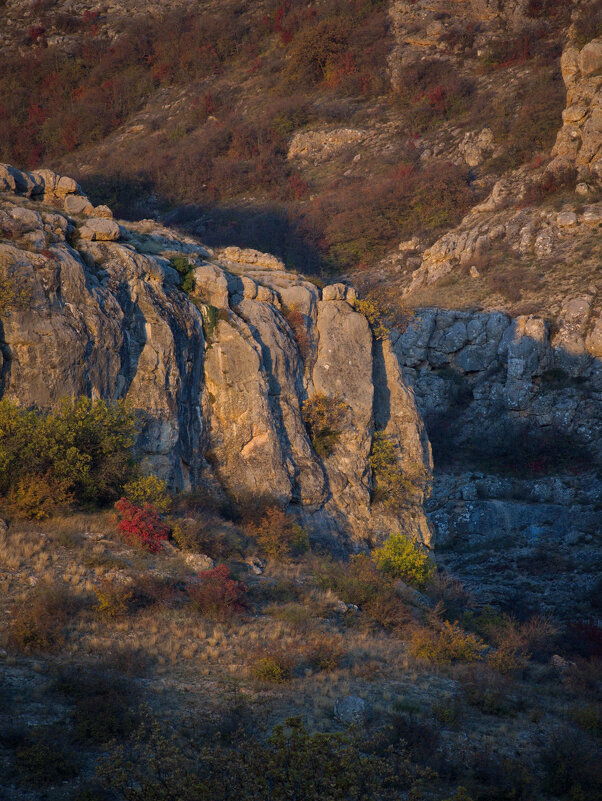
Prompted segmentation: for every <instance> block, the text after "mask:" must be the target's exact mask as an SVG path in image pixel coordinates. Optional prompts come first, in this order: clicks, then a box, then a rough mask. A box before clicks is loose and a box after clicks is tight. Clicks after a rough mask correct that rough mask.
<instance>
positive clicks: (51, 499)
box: [7, 471, 74, 520]
mask: <svg viewBox="0 0 602 801" xmlns="http://www.w3.org/2000/svg"><path fill="white" fill-rule="evenodd" d="M67 487H68V482H66V481H59V480H58V479H56V478H55V477H54V476H53V475H52V472H51V471H48V472H47V473H45V474H44V475H39V474H36V473H27V474H26V475H24V476H21V477H20V478H19V479H18V481H17V482H16V483H15V484H14V485H13V486H12V487H11V488H10V491H9V493H8V497H7V500H8V510H9V512H11V513H12V514H14V515H15V516H16V517H25V518H27V519H29V520H43V519H44V518H46V517H51V516H52V515H54V514H56V513H57V512H58V511H60V510H61V509H65V508H68V507H70V506H71V505H72V504H73V502H74V497H73V495H72V493H71V492H69V490H68V489H67Z"/></svg>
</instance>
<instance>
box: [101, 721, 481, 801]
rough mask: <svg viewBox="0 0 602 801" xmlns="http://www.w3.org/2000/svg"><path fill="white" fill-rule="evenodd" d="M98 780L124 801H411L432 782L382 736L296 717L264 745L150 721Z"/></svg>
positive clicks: (111, 759)
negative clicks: (320, 728)
mask: <svg viewBox="0 0 602 801" xmlns="http://www.w3.org/2000/svg"><path fill="white" fill-rule="evenodd" d="M100 773H101V775H102V778H103V780H104V782H105V784H106V786H107V787H110V788H111V789H113V790H115V791H117V797H119V798H127V799H128V801H148V799H152V801H173V799H202V798H214V799H235V798H236V799H238V798H240V799H244V800H245V801H266V799H270V801H300V799H303V801H347V799H349V800H350V801H351V799H353V801H374V800H375V799H398V798H406V797H407V798H411V799H418V798H422V797H423V795H422V793H421V790H422V789H423V786H424V783H425V782H426V781H428V780H429V779H432V778H433V772H432V771H429V770H423V769H420V768H418V767H417V766H416V765H414V764H412V763H411V762H410V760H409V758H408V755H407V751H406V749H405V744H404V743H402V742H399V741H397V742H394V743H393V744H391V743H390V742H389V741H388V740H387V732H382V733H380V732H379V733H375V734H374V735H373V736H368V735H366V734H365V733H363V732H360V731H354V730H352V731H349V732H345V733H324V734H323V733H310V732H308V731H307V730H306V728H305V726H304V725H303V723H302V721H301V718H289V719H287V720H286V721H285V722H284V724H283V725H278V726H276V727H275V728H274V729H273V731H272V733H271V734H270V736H268V737H267V738H266V739H259V738H252V737H250V736H248V735H246V734H244V733H240V734H239V735H238V736H235V737H234V738H233V739H232V741H230V742H228V743H227V744H225V745H223V744H221V743H219V741H215V740H214V741H213V742H211V741H210V740H209V739H208V740H207V742H206V743H202V742H199V740H198V738H197V739H195V740H194V741H192V740H190V739H188V740H184V739H183V738H182V737H181V736H180V735H179V734H177V733H175V732H170V731H166V729H165V727H162V726H160V725H159V724H158V723H155V722H154V721H150V722H148V723H147V724H146V725H145V727H144V728H141V729H140V730H139V732H138V733H137V735H136V736H135V737H134V738H133V740H132V742H131V743H130V744H128V748H127V749H126V748H118V749H115V750H114V751H113V752H112V753H110V754H108V755H107V757H106V758H105V759H104V761H103V763H102V765H101V767H100ZM460 799H462V801H465V796H458V799H457V801H460Z"/></svg>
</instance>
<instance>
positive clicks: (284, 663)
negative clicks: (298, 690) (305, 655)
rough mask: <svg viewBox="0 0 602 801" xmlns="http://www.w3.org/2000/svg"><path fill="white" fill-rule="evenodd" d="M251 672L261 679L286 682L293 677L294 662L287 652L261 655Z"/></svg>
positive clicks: (276, 682)
mask: <svg viewBox="0 0 602 801" xmlns="http://www.w3.org/2000/svg"><path fill="white" fill-rule="evenodd" d="M251 673H252V674H253V676H254V678H256V679H258V680H259V681H267V682H273V683H274V684H284V683H285V682H287V681H289V680H290V679H291V678H292V663H291V660H290V658H288V657H287V656H286V655H285V654H275V653H271V654H269V655H267V656H261V657H259V659H257V661H256V662H255V663H254V664H253V666H252V668H251Z"/></svg>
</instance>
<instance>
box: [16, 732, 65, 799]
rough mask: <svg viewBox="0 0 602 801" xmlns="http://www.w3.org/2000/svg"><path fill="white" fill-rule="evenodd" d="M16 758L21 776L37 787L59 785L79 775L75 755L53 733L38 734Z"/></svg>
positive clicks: (17, 753) (21, 749) (25, 745)
mask: <svg viewBox="0 0 602 801" xmlns="http://www.w3.org/2000/svg"><path fill="white" fill-rule="evenodd" d="M15 756H16V762H17V768H18V770H19V772H20V774H21V775H22V776H23V778H24V779H25V780H26V781H27V782H28V783H30V784H32V785H33V786H36V787H39V786H40V785H41V786H46V785H52V784H59V783H60V782H64V781H66V780H68V779H72V778H73V777H74V776H77V774H78V768H77V762H76V759H75V754H73V752H71V751H69V750H67V748H66V747H65V746H64V744H62V743H61V742H60V741H59V740H58V737H57V736H56V735H53V733H52V731H49V732H38V733H37V736H35V738H32V739H31V741H30V742H28V743H27V744H24V745H23V747H21V748H19V749H18V750H17V752H16V755H15Z"/></svg>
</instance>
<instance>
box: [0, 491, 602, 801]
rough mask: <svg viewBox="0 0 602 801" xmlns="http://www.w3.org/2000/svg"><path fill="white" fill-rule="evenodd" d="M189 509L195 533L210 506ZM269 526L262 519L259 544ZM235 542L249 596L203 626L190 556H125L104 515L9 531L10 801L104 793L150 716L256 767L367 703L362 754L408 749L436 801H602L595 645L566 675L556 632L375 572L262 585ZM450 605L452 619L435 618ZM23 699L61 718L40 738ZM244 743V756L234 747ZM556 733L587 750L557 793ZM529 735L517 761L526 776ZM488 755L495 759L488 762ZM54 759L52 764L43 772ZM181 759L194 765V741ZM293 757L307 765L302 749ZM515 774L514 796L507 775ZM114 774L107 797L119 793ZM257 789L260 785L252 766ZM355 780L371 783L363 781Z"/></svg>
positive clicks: (361, 565) (1, 549)
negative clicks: (492, 746)
mask: <svg viewBox="0 0 602 801" xmlns="http://www.w3.org/2000/svg"><path fill="white" fill-rule="evenodd" d="M193 508H194V509H195V510H196V511H195V512H193V513H192V514H193V515H197V514H199V511H200V510H199V506H198V502H197V503H196V504H193ZM174 514H175V515H176V518H179V517H180V515H182V519H184V518H185V519H188V520H189V519H190V516H191V510H190V508H186V504H184V503H183V501H179V503H178V508H177V509H176V511H175V512H174ZM211 515H213V520H214V521H215V523H214V524H215V525H216V527H217V521H218V517H216V512H215V511H214V512H211ZM273 516H274V515H273V514H272V515H271V517H269V516H268V517H265V515H264V517H263V518H261V526H260V527H259V528H257V532H258V533H261V530H262V527H263V529H264V530H265V528H266V526H268V525H269V524H270V523H271V522H273V521H272V517H273ZM174 522H175V519H174ZM277 523H278V521H277ZM281 523H282V521H280V523H278V524H277V525H275V528H274V533H273V536H277V534H278V531H280V529H281V528H282V525H280V524H281ZM189 525H190V524H189ZM210 528H211V526H210ZM226 530H229V531H230V532H231V534H230V535H229V536H232V537H234V540H235V544H234V545H233V548H232V550H231V553H235V552H236V553H237V556H235V557H234V558H228V557H226V559H225V565H226V566H227V568H229V570H230V574H231V575H232V576H233V577H234V579H235V581H243V582H244V584H245V585H246V596H245V599H244V607H243V606H242V605H241V604H238V603H237V604H236V608H234V607H232V609H231V611H230V612H227V613H222V614H219V615H217V616H216V615H215V614H214V613H213V611H212V610H211V609H209V608H206V609H205V607H202V606H199V603H198V597H200V596H198V592H196V590H195V588H199V587H201V586H203V584H202V582H203V575H204V574H202V573H201V574H199V573H196V572H195V571H194V570H192V569H191V568H190V567H189V566H188V565H187V564H186V562H185V561H184V558H183V557H184V554H183V552H182V551H180V550H179V549H178V548H177V547H176V548H173V547H171V548H169V549H168V550H166V551H164V552H161V553H148V552H143V551H140V550H133V549H131V548H130V547H128V546H127V545H125V544H124V542H123V541H122V540H121V539H120V537H119V535H118V534H117V531H116V519H115V518H114V516H113V515H112V513H107V512H105V513H94V514H88V515H81V514H79V515H74V516H71V517H66V518H53V519H49V520H47V521H43V522H38V523H19V522H14V523H12V524H11V525H10V526H9V528H8V531H7V532H6V533H4V534H3V535H2V541H1V543H0V593H1V597H0V600H1V603H2V609H3V612H4V614H3V616H2V618H1V620H2V621H3V622H2V627H1V632H0V637H1V638H2V644H3V647H4V649H5V651H3V652H2V656H1V657H0V676H1V677H2V682H1V683H0V687H1V688H2V696H1V698H0V715H1V716H3V721H4V722H3V727H4V729H5V732H4V734H3V735H2V736H1V737H0V760H1V761H2V765H3V775H5V776H7V777H9V781H10V782H12V783H13V785H14V787H15V788H16V790H15V791H14V792H15V794H14V795H13V796H12V797H14V798H20V797H23V798H26V797H27V792H29V791H30V790H31V788H32V787H34V788H37V789H38V790H39V789H40V788H41V787H42V786H43V785H44V783H47V782H50V783H51V784H52V783H54V782H56V781H59V780H60V781H63V782H65V784H64V788H65V792H67V791H69V792H70V790H69V788H70V787H71V786H74V785H73V782H77V781H79V779H77V778H76V777H77V776H79V777H82V778H83V780H84V781H85V782H92V783H93V782H94V779H93V773H92V767H93V763H94V762H96V761H98V756H97V753H98V752H97V750H95V749H97V747H98V744H106V743H107V742H108V741H109V740H113V739H117V741H119V742H121V743H122V744H123V748H124V750H123V751H119V754H122V755H123V754H125V755H127V754H129V753H132V754H134V753H136V748H137V747H138V746H137V745H136V743H137V742H139V739H140V737H142V738H143V739H144V738H148V737H150V734H149V733H148V731H149V730H147V729H142V730H140V729H139V726H140V724H141V722H142V723H143V724H144V721H145V720H148V718H149V716H150V718H151V719H155V720H156V721H157V724H156V725H158V727H159V729H158V731H161V732H162V733H163V735H165V736H167V734H168V732H169V731H170V726H172V724H173V723H174V722H175V721H176V720H177V719H178V718H180V717H181V716H182V715H188V716H192V719H194V721H195V723H194V726H195V727H199V726H200V727H201V728H202V729H203V730H207V727H210V728H211V730H212V731H213V732H216V733H217V734H218V736H219V737H221V738H226V739H227V738H230V737H233V738H234V741H235V742H238V747H242V741H241V740H240V739H237V738H240V737H243V739H244V742H245V743H247V745H246V746H245V747H248V748H250V749H251V751H252V750H253V748H254V747H255V746H254V745H253V742H257V741H256V740H255V739H254V738H255V737H256V736H257V735H258V733H259V731H260V730H261V729H262V728H263V727H266V726H267V727H268V729H271V728H272V727H273V726H274V725H275V724H277V723H280V722H282V721H283V720H284V718H286V717H287V716H290V715H291V714H294V715H300V716H301V717H302V719H303V721H304V726H305V727H306V729H305V731H306V732H307V736H313V735H311V732H324V733H327V732H337V731H339V732H340V731H342V728H341V724H340V723H338V722H337V720H336V719H334V718H333V709H334V704H335V701H336V699H337V698H338V697H341V696H345V695H356V696H359V697H361V698H363V699H365V701H366V702H367V703H368V708H369V710H370V713H369V715H368V717H367V719H366V721H365V723H364V724H362V727H361V729H360V732H359V735H358V736H360V737H361V738H367V739H366V742H367V741H368V740H370V738H373V737H386V738H390V737H393V736H395V737H401V738H403V739H405V740H407V741H408V743H409V751H408V753H407V754H406V756H407V758H409V759H410V763H409V764H412V765H414V768H412V770H418V768H420V770H422V769H424V768H426V767H428V768H429V769H430V770H431V771H434V773H430V774H429V777H430V778H429V784H428V787H429V789H428V791H426V790H424V792H426V796H425V797H428V798H431V797H433V798H447V797H448V796H449V795H450V793H451V794H452V795H453V792H454V788H455V787H457V786H459V785H462V786H465V787H467V788H468V793H469V795H470V797H472V798H474V797H476V798H488V797H491V795H490V794H491V793H492V792H496V793H497V792H500V787H501V788H502V790H503V792H504V793H519V797H525V798H530V797H531V795H530V794H529V793H530V792H540V790H538V788H543V787H545V786H547V785H546V783H548V784H549V786H550V787H554V788H555V789H553V790H551V791H550V792H552V793H553V794H555V795H559V796H564V795H565V794H567V793H568V794H570V793H574V792H577V791H578V789H576V788H582V789H583V790H584V791H586V792H590V793H591V792H593V788H594V787H595V781H596V779H597V774H596V768H595V763H594V762H592V761H591V759H592V758H593V757H588V756H587V755H588V754H590V753H591V754H593V750H592V749H595V735H596V732H598V731H599V725H600V723H599V720H600V717H599V709H600V707H599V699H598V700H596V692H595V691H593V690H592V688H593V687H594V686H595V679H593V676H594V671H595V670H596V669H598V668H599V664H600V663H599V659H600V654H599V643H598V644H597V640H596V637H598V638H599V630H597V633H596V629H595V627H593V628H591V627H590V629H587V627H582V628H581V629H579V628H575V629H574V633H573V635H572V639H570V640H567V641H566V643H567V644H568V647H569V649H570V650H569V651H566V650H565V651H564V655H565V657H566V658H567V659H569V660H570V661H568V662H566V666H565V667H562V666H560V667H558V668H555V667H553V666H551V665H550V664H549V660H550V656H551V654H552V653H557V652H559V653H563V644H562V641H561V640H559V639H557V627H555V626H552V625H551V624H550V622H549V621H546V620H541V619H535V618H534V619H532V620H530V621H527V622H523V623H521V622H518V621H517V620H515V619H513V618H512V617H509V616H508V615H507V614H502V613H500V612H497V611H495V610H493V609H491V608H485V609H481V610H478V609H474V608H473V609H471V608H470V605H468V606H467V604H469V599H467V598H466V596H465V595H463V594H462V592H461V588H459V587H458V586H457V585H455V584H453V582H451V581H450V580H449V579H446V578H445V576H444V575H443V574H439V575H438V576H436V577H435V578H434V579H433V580H431V583H430V584H429V586H428V587H427V590H426V594H427V597H426V598H425V596H421V595H418V594H416V593H415V592H414V591H413V590H411V589H410V588H408V587H407V586H405V585H402V584H399V583H398V582H396V580H395V579H393V578H391V577H390V576H389V575H388V574H385V573H382V572H381V571H380V570H379V569H378V568H377V566H376V564H375V562H374V561H373V560H372V559H371V558H369V557H368V556H360V557H356V558H355V559H354V560H352V562H351V563H350V564H344V563H337V562H332V561H328V560H325V559H324V557H318V556H316V555H312V554H310V555H306V556H303V557H299V556H297V557H295V558H293V559H291V557H290V556H287V561H285V562H282V561H279V560H278V559H274V558H272V559H271V560H270V561H269V562H268V565H267V567H266V568H265V571H264V572H263V573H262V574H260V575H255V574H254V573H253V572H252V571H250V570H249V568H248V566H247V565H246V563H245V562H243V561H242V559H243V558H245V557H246V556H249V555H254V554H255V553H256V550H255V548H256V543H255V542H254V541H253V539H252V537H246V538H245V536H244V535H242V534H240V533H237V532H236V526H232V525H231V527H230V529H227V528H226ZM257 532H256V533H257ZM205 536H206V537H207V538H209V537H208V535H207V534H206V535H205ZM221 536H224V535H223V534H222V535H221ZM241 542H244V543H245V544H244V545H242V546H241V544H240V543H241ZM241 547H242V550H241ZM275 556H277V554H276V555H275ZM210 586H211V585H207V587H208V588H210ZM209 591H210V589H209ZM197 596H198V597H197ZM429 596H430V599H431V600H428V598H429ZM203 597H204V598H205V600H206V593H205V595H204V596H203ZM238 598H239V599H241V598H242V596H240V595H239V596H238ZM440 598H444V599H445V602H446V603H447V604H448V605H449V609H450V610H453V616H451V614H450V615H448V613H447V612H446V610H445V607H444V606H443V604H442V603H441V602H439V603H438V605H435V604H436V601H437V599H440ZM204 610H205V611H204ZM457 621H459V622H457ZM570 643H573V644H570ZM564 647H565V648H566V647H567V646H566V645H565V646H564ZM558 649H559V650H558ZM592 681H593V683H592ZM17 686H31V687H32V688H34V687H35V698H36V699H37V700H36V703H37V704H38V705H40V704H41V708H42V709H46V710H47V711H48V713H49V714H50V710H51V709H52V710H53V711H52V714H51V717H49V718H48V721H47V722H44V724H43V725H42V724H36V725H35V727H34V728H33V729H32V728H31V726H30V725H29V723H30V721H31V720H32V714H33V712H32V707H31V701H30V700H28V694H27V693H16V691H15V688H16V687H17ZM242 699H244V701H243V700H242ZM241 704H242V707H241ZM243 709H244V714H243V712H242V710H243ZM596 710H597V711H596ZM240 715H242V717H240ZM7 716H10V731H11V734H10V736H9V734H8V733H7V730H6V725H7V724H8V717H7ZM233 718H234V721H233ZM144 725H146V724H144ZM152 725H155V724H152ZM240 726H242V727H243V729H244V732H245V733H244V736H243V733H242V731H241V732H239V733H238V734H236V730H237V729H238V728H239V727H240ZM560 730H562V731H565V732H566V733H567V735H566V736H569V735H570V737H571V738H573V739H574V741H575V742H578V743H581V746H580V747H582V748H583V749H585V750H584V754H585V755H586V758H585V761H584V764H583V765H582V766H581V767H580V769H579V771H577V772H576V773H572V772H571V771H572V770H573V769H572V768H571V770H569V771H568V773H567V772H566V771H565V773H562V775H559V774H558V772H559V770H560V767H559V760H561V759H562V754H561V753H560V751H559V750H558V749H559V748H560V744H559V743H558V742H557V741H556V740H555V739H554V737H555V736H556V735H555V734H554V733H555V732H558V731H560ZM145 731H146V732H147V733H146V734H144V732H145ZM394 732H397V734H395V735H394V734H393V733H394ZM518 733H520V736H521V738H522V742H523V743H524V747H523V749H522V751H521V754H520V755H518V756H517V755H516V754H515V751H514V742H515V738H516V736H517V735H518ZM170 736H171V735H170ZM180 736H183V735H178V737H180ZM491 737H494V738H495V742H496V751H495V753H491V752H489V750H488V742H489V740H490V738H491ZM415 738H418V740H416V739H415ZM429 738H430V740H433V738H436V739H437V740H439V741H440V745H439V748H438V749H437V751H436V753H435V752H434V751H432V750H429V749H428V748H426V749H424V750H421V746H420V742H424V743H426V742H429V741H430V740H429ZM433 741H434V740H433ZM57 742H60V749H59V752H60V759H59V760H58V762H57V764H56V765H55V767H54V768H53V770H52V771H50V768H49V766H48V765H49V763H52V760H51V759H50V758H49V754H50V753H54V750H56V749H55V745H56V743H57ZM149 742H150V741H149ZM178 742H180V746H179V748H184V749H186V748H187V747H188V746H186V745H185V743H186V742H187V741H186V737H184V740H183V741H180V740H178ZM460 743H464V745H462V749H461V750H460V751H458V748H459V747H460ZM466 743H469V746H467V745H466ZM295 747H296V749H297V750H298V757H299V759H301V760H302V758H303V757H302V756H299V754H302V752H303V748H302V747H301V745H300V744H299V743H297V746H295ZM363 747H367V746H366V745H364V746H363ZM467 747H468V752H466V748H467ZM105 748H106V746H105ZM113 748H114V747H113V746H111V747H110V748H109V753H112V754H113V756H111V759H113V758H115V759H116V758H117V756H118V752H117V751H112V750H111V749H113ZM165 748H167V746H165ZM588 749H589V750H588ZM383 753H384V752H383ZM461 753H462V754H466V753H469V754H470V758H469V759H468V758H467V759H464V758H460V757H459V754H461ZM168 754H169V752H168V751H164V752H163V755H162V756H159V757H158V758H159V759H162V758H164V759H165V760H167V761H166V762H165V766H164V769H165V770H166V771H167V772H169V771H172V770H173V769H175V765H174V764H172V763H171V762H170V761H169V760H170V759H171V757H169V756H168ZM264 756H265V755H264ZM120 758H121V757H120ZM212 758H213V759H217V756H216V754H214V755H213V757H212ZM588 760H589V761H588ZM510 763H512V764H513V765H514V768H513V775H512V776H510V775H508V774H506V773H505V769H504V768H503V765H506V764H510ZM101 764H105V763H104V762H103V761H102V760H101ZM105 767H106V766H105ZM106 770H107V771H108V773H107V775H109V774H110V775H111V776H112V778H111V779H110V780H109V779H107V781H109V783H111V782H114V781H116V779H115V774H114V773H111V771H110V770H109V769H108V768H106ZM246 770H247V776H251V775H254V774H253V770H254V769H253V767H252V765H251V764H249V765H247V768H246ZM337 770H338V768H337V769H336V770H335V774H336V771H337ZM363 770H365V771H368V773H366V776H368V775H369V766H368V764H366V765H365V766H364V768H363ZM567 770H568V769H567ZM48 771H50V772H48ZM55 774H57V775H55ZM514 774H516V775H514ZM48 777H50V778H48ZM105 778H106V777H105ZM174 781H175V778H174ZM525 783H526V785H528V787H529V788H531V790H529V793H527V791H526V789H525V788H524V787H523V785H524V784H525ZM113 786H114V787H116V786H117V785H115V784H113ZM28 788H29V789H28ZM521 788H522V789H521ZM563 788H566V789H563ZM120 792H121V791H119V792H118V793H117V796H116V797H117V798H122V797H124V796H122V795H121V794H120ZM378 792H379V793H380V792H382V793H385V790H384V788H381V790H379V791H378ZM415 792H418V790H417V789H416V790H415ZM248 793H249V795H248V797H249V798H254V797H255V796H254V795H253V794H252V793H251V790H250V789H249V790H248ZM525 793H527V794H526V795H525ZM61 797H63V796H61ZM65 797H68V798H72V797H76V796H72V795H69V794H67V795H65ZM94 797H96V796H94ZM98 797H100V796H98ZM157 797H162V796H157ZM277 797H280V796H277ZM359 797H361V798H363V797H365V796H363V795H360V796H359ZM374 797H379V796H378V794H377V795H376V796H374ZM381 797H383V798H384V797H388V796H387V795H386V794H385V795H382V796H381ZM496 797H497V796H496ZM502 797H506V796H502ZM567 797H569V796H568V795H567ZM571 797H572V796H571ZM591 797H593V796H591Z"/></svg>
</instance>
